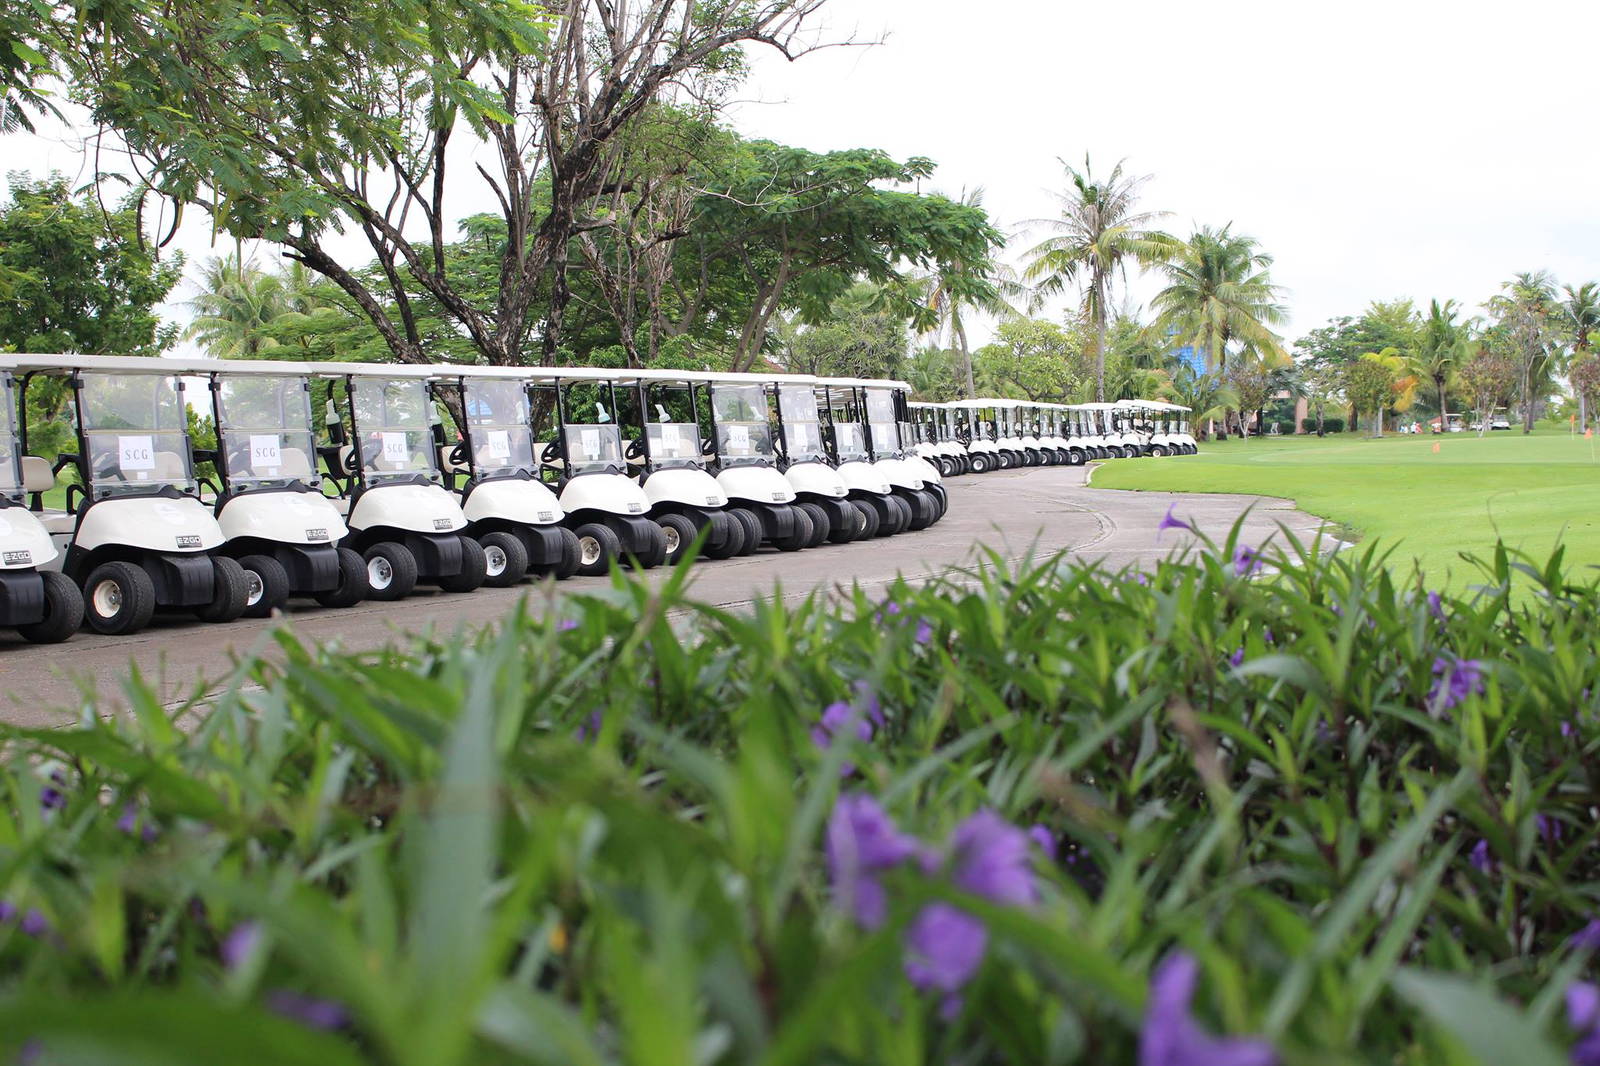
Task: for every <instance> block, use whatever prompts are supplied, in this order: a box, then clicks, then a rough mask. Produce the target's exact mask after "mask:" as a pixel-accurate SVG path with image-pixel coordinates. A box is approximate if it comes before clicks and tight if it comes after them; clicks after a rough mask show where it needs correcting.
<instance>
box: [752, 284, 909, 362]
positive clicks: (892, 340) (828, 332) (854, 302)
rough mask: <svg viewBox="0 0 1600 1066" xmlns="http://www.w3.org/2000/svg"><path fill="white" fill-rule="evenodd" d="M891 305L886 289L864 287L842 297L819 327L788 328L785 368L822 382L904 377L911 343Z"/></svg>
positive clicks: (784, 339)
mask: <svg viewBox="0 0 1600 1066" xmlns="http://www.w3.org/2000/svg"><path fill="white" fill-rule="evenodd" d="M890 302H891V301H889V300H887V299H886V298H885V294H884V291H883V289H881V288H879V287H878V286H875V285H869V284H860V285H856V286H855V287H854V288H852V289H850V290H848V291H846V292H844V293H842V294H841V295H840V296H839V298H838V299H837V300H835V301H834V303H833V308H832V311H831V313H830V314H829V315H827V316H826V318H825V319H824V320H823V321H822V322H821V323H819V324H817V325H811V326H805V325H801V324H799V323H798V322H794V323H785V324H784V328H783V329H782V330H780V334H779V342H778V343H779V344H780V346H781V347H780V352H781V355H782V360H783V365H784V366H785V367H786V368H787V369H789V370H790V371H792V372H794V373H796V374H816V375H818V376H820V377H863V378H898V377H900V374H901V371H902V369H903V366H904V364H905V360H906V353H907V349H908V348H909V347H910V344H911V338H910V335H909V334H908V333H907V331H906V323H905V319H904V318H902V317H900V316H899V315H898V314H896V313H895V311H894V310H893V309H892V308H891V307H889V306H886V305H887V304H889V303H890Z"/></svg>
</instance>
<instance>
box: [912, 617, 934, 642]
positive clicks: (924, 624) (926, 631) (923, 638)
mask: <svg viewBox="0 0 1600 1066" xmlns="http://www.w3.org/2000/svg"><path fill="white" fill-rule="evenodd" d="M912 639H913V640H915V641H916V642H917V643H918V644H926V643H928V641H930V640H932V639H933V626H932V625H930V624H929V622H928V620H927V619H926V618H924V619H922V620H921V621H920V622H918V623H917V632H916V635H915V636H914V637H913V638H912Z"/></svg>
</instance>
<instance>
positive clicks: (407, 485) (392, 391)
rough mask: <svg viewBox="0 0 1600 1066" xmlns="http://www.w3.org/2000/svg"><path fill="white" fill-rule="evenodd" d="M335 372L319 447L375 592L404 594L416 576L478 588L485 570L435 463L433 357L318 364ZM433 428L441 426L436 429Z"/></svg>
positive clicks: (328, 374)
mask: <svg viewBox="0 0 1600 1066" xmlns="http://www.w3.org/2000/svg"><path fill="white" fill-rule="evenodd" d="M307 369H309V370H310V371H311V372H312V373H313V374H315V375H318V376H319V377H324V378H328V379H330V380H331V381H332V386H331V388H330V390H329V399H328V414H329V417H328V436H329V439H330V441H331V445H330V446H328V447H323V448H319V449H318V451H319V452H320V454H321V455H322V460H323V465H324V466H325V467H326V469H327V471H328V475H329V479H330V480H331V481H332V482H333V483H334V485H335V486H337V488H338V490H339V500H338V503H336V504H335V506H338V507H340V508H341V509H343V511H344V512H345V524H346V525H347V526H349V528H350V535H349V537H348V538H347V539H346V545H347V546H348V547H351V548H354V549H355V550H356V551H358V552H360V553H361V556H362V558H363V559H364V560H365V561H366V564H367V582H368V584H369V585H370V586H371V591H370V593H369V596H370V598H371V599H374V600H385V601H390V600H399V599H404V598H405V597H406V596H408V595H410V594H411V591H412V590H413V589H414V588H416V585H417V583H418V582H419V581H423V582H429V583H432V584H435V585H438V586H439V587H440V588H441V589H443V590H444V591H446V592H472V591H473V590H474V589H477V588H478V587H479V586H481V585H482V584H483V581H484V577H485V575H486V572H487V562H486V560H485V558H484V553H483V546H482V545H480V544H479V543H478V542H477V541H476V540H474V539H473V538H472V537H471V536H468V535H467V519H466V516H465V515H463V514H462V513H461V506H460V504H458V503H457V502H456V498H455V496H453V495H452V494H451V493H450V492H449V491H447V490H446V489H445V487H444V475H443V474H442V473H441V471H440V469H439V462H438V459H439V456H438V444H439V437H442V436H443V433H442V431H438V430H437V427H438V422H437V421H436V417H437V416H436V415H435V412H434V408H433V401H432V399H431V398H430V397H429V395H428V388H427V379H428V378H429V377H430V376H432V375H433V374H435V373H436V372H437V370H436V368H433V367H427V366H401V365H396V364H385V363H312V364H310V365H309V366H308V368H307ZM436 433H437V435H436Z"/></svg>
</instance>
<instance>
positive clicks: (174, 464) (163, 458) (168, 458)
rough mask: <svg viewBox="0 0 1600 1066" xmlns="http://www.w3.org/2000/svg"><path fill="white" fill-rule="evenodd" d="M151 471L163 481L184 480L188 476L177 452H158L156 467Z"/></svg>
mask: <svg viewBox="0 0 1600 1066" xmlns="http://www.w3.org/2000/svg"><path fill="white" fill-rule="evenodd" d="M151 473H152V474H153V475H154V476H155V477H156V478H159V479H160V480H162V481H182V480H183V479H184V478H185V477H187V476H188V471H187V469H186V468H185V467H184V463H183V459H182V457H180V456H179V455H178V453H177V452H156V468H155V469H154V470H152V471H151Z"/></svg>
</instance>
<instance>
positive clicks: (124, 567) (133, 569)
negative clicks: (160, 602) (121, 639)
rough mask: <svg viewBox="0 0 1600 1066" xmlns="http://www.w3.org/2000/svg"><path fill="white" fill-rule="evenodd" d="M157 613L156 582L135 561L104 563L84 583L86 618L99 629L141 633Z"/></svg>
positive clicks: (112, 632)
mask: <svg viewBox="0 0 1600 1066" xmlns="http://www.w3.org/2000/svg"><path fill="white" fill-rule="evenodd" d="M155 613H156V586H155V582H153V581H151V580H150V575H149V574H147V573H145V572H144V569H143V568H142V567H139V566H136V565H134V564H133V563H122V562H116V563H101V564H100V565H99V566H97V567H95V568H94V569H93V570H92V571H90V573H89V577H88V578H87V579H86V580H85V581H84V583H83V620H84V621H85V622H87V623H89V628H90V629H92V630H94V631H95V632H96V633H104V634H106V635H107V636H120V635H123V634H126V633H137V632H139V630H141V629H143V628H144V627H145V626H147V625H149V624H150V619H151V618H152V617H154V616H155Z"/></svg>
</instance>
